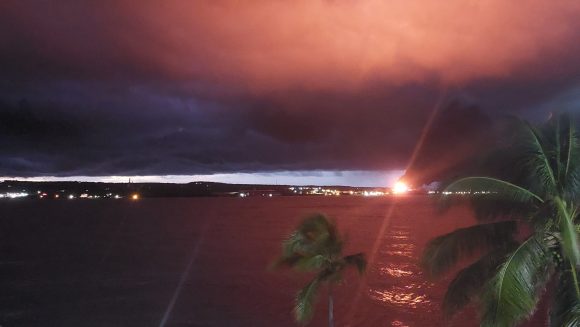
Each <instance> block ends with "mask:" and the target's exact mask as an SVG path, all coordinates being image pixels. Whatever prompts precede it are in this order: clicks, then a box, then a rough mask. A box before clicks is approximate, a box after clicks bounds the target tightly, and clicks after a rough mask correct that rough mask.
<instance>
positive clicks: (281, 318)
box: [0, 197, 541, 327]
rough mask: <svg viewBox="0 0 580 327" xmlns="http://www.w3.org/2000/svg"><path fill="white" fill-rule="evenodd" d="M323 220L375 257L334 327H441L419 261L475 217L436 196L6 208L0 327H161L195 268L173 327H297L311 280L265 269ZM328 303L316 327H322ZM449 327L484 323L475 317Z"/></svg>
mask: <svg viewBox="0 0 580 327" xmlns="http://www.w3.org/2000/svg"><path fill="white" fill-rule="evenodd" d="M313 212H323V213H326V214H328V215H329V216H330V217H332V218H335V219H336V220H337V221H338V224H339V228H340V230H342V231H343V232H344V233H345V234H346V235H347V240H348V244H347V247H346V253H354V252H366V253H367V255H369V256H372V253H371V252H372V250H373V248H375V249H376V255H375V256H374V260H373V262H372V263H371V266H370V267H369V270H368V272H367V275H366V277H365V279H364V281H363V283H362V284H361V280H360V279H358V278H357V277H356V274H354V272H353V273H351V274H348V275H347V278H346V282H345V284H344V285H342V286H340V287H338V288H337V290H336V303H335V310H336V311H335V316H336V320H337V326H345V325H350V326H396V327H404V326H443V325H444V323H443V320H442V316H441V314H440V312H439V305H440V301H441V299H442V297H443V293H444V290H445V286H446V285H445V284H446V283H447V282H448V281H449V278H448V280H447V281H443V282H438V283H433V282H430V281H427V280H426V279H425V278H424V276H423V274H422V273H421V271H420V270H419V268H418V267H417V258H418V256H419V254H420V252H421V250H422V247H423V246H424V244H425V242H426V241H428V240H429V239H430V238H432V237H434V236H436V235H439V234H441V233H444V232H446V231H450V230H453V229H455V228H457V227H463V226H467V225H470V224H472V223H473V219H472V218H471V214H470V212H469V210H467V209H465V208H463V209H462V208H459V209H454V210H452V211H451V212H449V213H447V214H446V215H444V216H439V215H437V214H436V213H435V210H434V209H433V207H432V205H431V203H430V200H429V199H428V198H426V197H409V198H397V199H396V200H393V199H387V198H359V197H337V198H334V197H295V198H294V197H282V198H246V199H238V198H190V199H143V200H140V201H135V202H131V201H127V200H118V201H97V200H95V201H78V200H75V201H2V202H0V274H1V275H2V279H1V280H0V325H2V326H3V327H8V326H144V327H145V326H160V325H161V321H162V318H163V316H164V313H165V312H166V309H167V307H168V305H169V303H170V302H171V299H172V297H174V295H175V290H176V288H177V286H178V284H179V281H180V279H181V278H182V273H183V272H184V270H185V269H186V267H187V266H188V264H189V263H190V262H192V264H191V267H190V271H189V274H188V275H187V278H186V279H185V280H184V283H183V287H182V288H181V293H180V294H179V296H178V297H177V299H176V301H175V305H174V307H173V311H172V314H171V315H170V316H169V317H168V319H167V323H166V325H165V326H176V327H177V326H180V327H181V326H295V323H293V320H292V313H291V311H292V302H293V297H294V295H295V293H296V291H297V290H298V289H299V288H300V287H301V286H302V285H303V284H304V283H305V281H307V279H308V276H304V275H300V274H296V273H291V272H288V271H270V270H268V269H267V267H268V265H269V264H270V262H271V261H272V260H273V259H274V258H275V257H276V256H277V255H278V253H279V251H280V243H281V241H282V240H283V239H284V238H285V237H286V236H287V235H288V234H289V233H290V232H291V230H292V228H293V227H294V226H295V225H296V224H297V223H298V222H299V221H300V220H301V219H302V218H303V217H304V216H305V215H307V214H309V213H313ZM381 227H384V233H383V234H382V235H379V234H380V233H379V232H380V230H381ZM377 240H378V243H376V242H377ZM191 259H193V261H191ZM359 290H360V297H359V298H358V301H356V299H357V297H356V294H357V292H358V291H359ZM324 296H325V294H324V292H322V293H321V298H320V302H319V303H318V307H317V310H316V314H315V318H314V320H313V322H312V324H311V325H312V326H324V325H325V323H326V315H325V314H326V312H325V310H326V303H325V301H324ZM355 302H356V303H355ZM450 325H451V326H476V325H477V319H476V315H475V311H474V310H472V309H471V310H467V311H466V312H464V313H463V314H461V315H459V316H458V317H456V318H455V319H454V320H453V321H452V322H451V324H450ZM540 325H541V324H538V323H530V324H528V326H540Z"/></svg>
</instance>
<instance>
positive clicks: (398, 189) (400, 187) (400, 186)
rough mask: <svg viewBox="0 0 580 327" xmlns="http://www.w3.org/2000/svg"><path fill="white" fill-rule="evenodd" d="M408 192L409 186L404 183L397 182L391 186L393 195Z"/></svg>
mask: <svg viewBox="0 0 580 327" xmlns="http://www.w3.org/2000/svg"><path fill="white" fill-rule="evenodd" d="M408 191H409V186H408V185H407V184H405V183H404V182H401V181H398V182H396V183H395V185H394V186H393V193H394V194H403V193H407V192H408Z"/></svg>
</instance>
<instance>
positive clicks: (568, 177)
mask: <svg viewBox="0 0 580 327" xmlns="http://www.w3.org/2000/svg"><path fill="white" fill-rule="evenodd" d="M517 130H518V131H517V133H516V134H515V139H514V142H512V143H511V145H510V146H508V147H507V148H506V150H507V152H506V153H508V154H509V155H508V156H501V158H503V163H505V165H504V167H507V170H503V173H499V174H498V175H502V176H501V177H503V178H504V179H500V178H495V177H487V176H486V177H467V178H463V179H460V180H457V181H455V182H453V183H451V184H450V185H449V186H448V187H447V188H446V189H445V190H444V195H443V197H444V198H447V199H449V198H451V199H456V198H457V196H455V195H449V194H450V193H451V194H452V193H454V192H458V191H469V193H470V195H469V198H470V200H471V201H472V204H473V205H474V208H475V212H476V216H477V218H478V220H479V222H480V224H478V225H475V226H471V227H467V228H462V229H458V230H456V231H453V232H451V233H449V234H446V235H442V236H439V237H437V238H435V239H433V240H431V241H430V242H429V243H428V244H427V247H426V249H425V251H424V253H423V258H422V265H423V267H424V268H425V270H426V272H427V273H428V275H430V276H432V277H440V276H442V275H444V274H445V273H446V272H448V271H449V270H450V269H451V268H452V267H453V266H455V265H457V264H458V263H460V262H465V260H467V259H468V258H471V257H473V256H476V255H479V258H478V259H477V260H476V261H475V262H472V263H471V264H470V265H468V266H467V267H464V268H463V269H462V270H460V271H459V272H458V273H457V275H456V276H455V278H454V279H453V280H452V281H451V283H450V284H449V286H448V289H447V293H446V295H445V298H444V301H443V309H444V312H445V314H446V316H447V317H451V316H452V315H453V314H455V313H456V312H457V311H459V310H461V309H462V308H463V307H464V306H465V305H466V304H468V303H470V302H471V301H473V300H476V299H477V300H478V301H477V303H478V304H479V306H480V311H481V325H482V326H494V327H504V326H505V327H508V326H515V325H517V324H519V323H520V322H522V321H524V320H526V319H528V318H529V317H530V316H531V315H532V314H533V313H534V311H535V309H536V307H537V304H538V302H539V299H540V298H541V297H542V295H543V293H544V290H545V289H546V285H547V284H548V283H550V281H552V282H553V283H554V285H557V287H556V290H555V291H554V292H555V294H553V301H552V303H551V310H550V311H551V313H550V325H551V326H554V327H556V326H558V327H561V326H580V287H579V283H578V274H577V270H578V265H579V264H580V250H579V248H578V225H576V226H575V224H577V223H578V221H577V219H578V210H577V208H578V207H577V206H578V200H579V195H580V143H579V141H578V135H577V133H576V131H575V128H574V125H573V123H572V121H571V120H570V119H569V117H567V116H558V117H556V118H553V119H552V120H551V121H549V122H548V123H547V124H546V125H545V126H543V127H542V128H534V127H532V126H531V125H529V124H527V123H524V122H520V123H519V124H518V125H517ZM445 194H447V195H445ZM524 226H525V227H524ZM524 235H525V237H523V236H524Z"/></svg>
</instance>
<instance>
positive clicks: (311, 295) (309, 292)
mask: <svg viewBox="0 0 580 327" xmlns="http://www.w3.org/2000/svg"><path fill="white" fill-rule="evenodd" d="M320 282H321V280H320V278H319V276H317V277H316V278H314V279H313V280H311V281H310V282H309V283H308V284H307V285H306V286H304V288H302V289H301V290H300V291H299V292H298V294H297V295H296V305H295V307H294V315H295V317H296V321H298V322H300V323H307V322H308V321H309V320H310V319H311V318H312V315H313V313H314V303H315V302H316V294H317V291H318V287H319V285H320Z"/></svg>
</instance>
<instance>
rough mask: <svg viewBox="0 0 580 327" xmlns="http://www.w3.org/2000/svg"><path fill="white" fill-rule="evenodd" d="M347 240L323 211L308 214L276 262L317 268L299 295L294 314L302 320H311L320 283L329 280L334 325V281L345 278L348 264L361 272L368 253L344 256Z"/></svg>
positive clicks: (300, 268) (307, 269)
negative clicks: (343, 250)
mask: <svg viewBox="0 0 580 327" xmlns="http://www.w3.org/2000/svg"><path fill="white" fill-rule="evenodd" d="M343 244H344V241H343V240H342V239H341V238H340V235H338V232H337V229H336V225H335V224H334V223H333V222H331V221H329V220H328V219H327V218H326V217H325V216H324V215H321V214H316V215H313V216H310V217H308V218H306V219H305V220H304V221H302V223H300V225H298V227H297V229H296V230H295V231H294V232H293V233H292V234H291V235H290V237H289V238H288V239H286V240H285V241H284V243H283V246H282V256H281V257H280V258H279V259H278V260H277V261H276V262H275V266H278V267H279V266H286V267H290V268H294V269H296V270H298V271H303V272H316V275H315V276H314V278H313V279H312V280H311V281H310V282H309V283H308V284H306V286H305V287H304V288H302V289H301V290H300V291H299V292H298V294H297V296H296V300H295V307H294V314H295V318H296V321H298V322H299V323H307V322H308V321H310V319H311V318H312V315H313V312H314V304H315V301H316V296H317V293H318V290H319V287H320V286H321V284H327V286H328V325H329V326H330V327H333V326H334V313H333V304H334V300H333V295H332V287H333V285H334V284H336V283H338V282H340V281H341V280H342V274H343V272H344V270H345V269H346V268H347V267H349V266H354V267H356V268H357V270H358V272H359V273H360V274H362V273H363V272H364V270H365V268H366V260H365V257H364V254H362V253H357V254H354V255H348V256H344V257H343V256H342V247H343Z"/></svg>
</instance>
